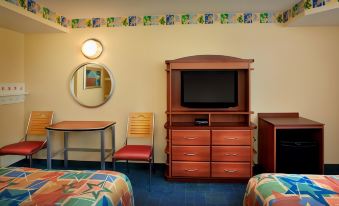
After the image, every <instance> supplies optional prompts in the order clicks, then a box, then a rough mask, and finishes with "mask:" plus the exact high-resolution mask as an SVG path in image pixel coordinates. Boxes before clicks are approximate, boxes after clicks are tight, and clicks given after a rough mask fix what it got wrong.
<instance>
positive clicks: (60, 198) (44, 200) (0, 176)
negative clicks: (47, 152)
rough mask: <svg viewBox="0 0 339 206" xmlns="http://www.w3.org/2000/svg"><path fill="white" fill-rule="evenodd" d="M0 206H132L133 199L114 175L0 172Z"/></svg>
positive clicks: (124, 183) (28, 170) (122, 180)
mask: <svg viewBox="0 0 339 206" xmlns="http://www.w3.org/2000/svg"><path fill="white" fill-rule="evenodd" d="M0 205H1V206H5V205H22V206H25V205H34V206H40V205H67V206H68V205H81V206H86V205H114V206H115V205H119V206H133V205H134V199H133V191H132V187H131V183H130V181H129V179H128V178H127V176H125V175H124V174H121V173H118V172H112V171H105V170H98V171H87V170H86V171H75V170H74V171H72V170H68V171H63V170H40V169H34V168H0Z"/></svg>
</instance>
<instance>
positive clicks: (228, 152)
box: [212, 146, 251, 162]
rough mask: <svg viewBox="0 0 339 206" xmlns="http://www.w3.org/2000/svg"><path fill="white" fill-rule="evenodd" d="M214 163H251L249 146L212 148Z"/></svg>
mask: <svg viewBox="0 0 339 206" xmlns="http://www.w3.org/2000/svg"><path fill="white" fill-rule="evenodd" d="M212 161H233V162H238V161H239V162H250V161H251V147H249V146H212Z"/></svg>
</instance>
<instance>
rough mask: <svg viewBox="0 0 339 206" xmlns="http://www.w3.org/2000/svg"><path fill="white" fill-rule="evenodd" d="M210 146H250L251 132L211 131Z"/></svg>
mask: <svg viewBox="0 0 339 206" xmlns="http://www.w3.org/2000/svg"><path fill="white" fill-rule="evenodd" d="M212 145H251V130H212Z"/></svg>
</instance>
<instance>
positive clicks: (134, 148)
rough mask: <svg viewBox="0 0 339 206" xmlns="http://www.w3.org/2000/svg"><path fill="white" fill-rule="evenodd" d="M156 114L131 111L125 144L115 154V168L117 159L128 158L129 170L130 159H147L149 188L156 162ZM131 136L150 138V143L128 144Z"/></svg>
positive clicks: (113, 159)
mask: <svg viewBox="0 0 339 206" xmlns="http://www.w3.org/2000/svg"><path fill="white" fill-rule="evenodd" d="M153 132H154V114H153V113H151V112H135V113H130V114H129V117H128V123H127V132H126V133H127V134H126V141H125V146H123V147H122V148H121V149H119V150H118V151H117V152H115V153H114V154H113V158H112V162H113V170H115V161H116V160H126V167H127V172H129V169H128V161H129V160H132V161H146V162H148V163H149V190H150V188H151V179H152V167H153V164H154V152H153V151H154V134H153ZM130 138H143V139H149V143H150V144H149V145H133V144H128V139H130Z"/></svg>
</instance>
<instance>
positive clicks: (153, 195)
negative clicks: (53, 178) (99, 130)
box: [12, 160, 246, 206]
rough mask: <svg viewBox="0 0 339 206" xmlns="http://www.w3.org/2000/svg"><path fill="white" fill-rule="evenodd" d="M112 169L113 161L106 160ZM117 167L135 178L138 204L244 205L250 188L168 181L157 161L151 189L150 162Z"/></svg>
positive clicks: (38, 164)
mask: <svg viewBox="0 0 339 206" xmlns="http://www.w3.org/2000/svg"><path fill="white" fill-rule="evenodd" d="M12 166H16V167H28V161H25V160H22V161H19V162H17V163H15V164H13V165H12ZM33 167H35V168H46V161H43V160H34V161H33ZM53 169H64V167H63V161H60V160H54V161H53ZM68 169H72V170H98V169H100V164H99V163H98V162H80V161H70V162H69V168H68ZM106 169H107V170H112V166H111V164H109V163H107V164H106ZM117 170H118V171H119V172H122V173H125V174H127V176H128V177H129V178H130V180H131V182H132V187H133V192H134V200H135V205H136V206H157V205H161V206H162V205H164V206H167V205H168V206H169V205H171V206H173V205H180V206H200V205H201V206H203V205H206V206H212V205H213V206H216V205H220V206H221V205H223V206H228V205H230V206H240V205H242V199H243V196H244V192H245V189H246V184H245V183H181V182H168V181H166V180H165V178H164V167H163V166H162V165H161V164H157V165H156V170H155V173H154V174H153V178H152V187H151V192H148V165H146V164H130V171H129V173H126V169H125V164H122V163H117Z"/></svg>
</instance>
